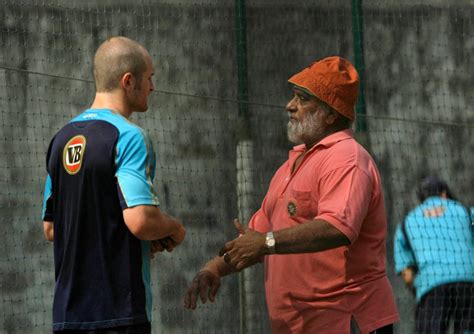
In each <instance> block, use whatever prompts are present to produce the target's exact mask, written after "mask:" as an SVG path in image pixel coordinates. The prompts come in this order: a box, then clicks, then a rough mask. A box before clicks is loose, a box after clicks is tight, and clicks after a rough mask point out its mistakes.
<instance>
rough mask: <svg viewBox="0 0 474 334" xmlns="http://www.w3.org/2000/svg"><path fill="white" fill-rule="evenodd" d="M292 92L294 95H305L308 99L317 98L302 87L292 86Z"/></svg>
mask: <svg viewBox="0 0 474 334" xmlns="http://www.w3.org/2000/svg"><path fill="white" fill-rule="evenodd" d="M291 90H292V91H293V92H294V93H298V94H301V95H304V96H306V97H315V96H314V94H313V93H312V92H310V91H309V90H308V89H306V88H304V87H301V86H296V85H292V87H291Z"/></svg>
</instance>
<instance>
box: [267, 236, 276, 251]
mask: <svg viewBox="0 0 474 334" xmlns="http://www.w3.org/2000/svg"><path fill="white" fill-rule="evenodd" d="M275 243H276V242H275V237H274V236H273V232H267V237H266V238H265V245H266V246H267V249H268V252H269V253H270V254H275Z"/></svg>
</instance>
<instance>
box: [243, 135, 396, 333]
mask: <svg viewBox="0 0 474 334" xmlns="http://www.w3.org/2000/svg"><path fill="white" fill-rule="evenodd" d="M304 151H305V146H304V145H300V146H296V147H294V148H293V150H291V151H290V154H289V159H288V161H286V162H285V163H284V164H283V165H282V166H281V167H280V169H279V170H278V171H277V172H276V174H275V175H274V177H273V179H272V181H271V183H270V187H269V189H268V192H267V194H266V196H265V199H264V201H263V204H262V207H261V208H260V210H259V211H257V213H256V214H255V215H254V216H253V217H252V219H251V221H250V223H249V226H250V228H252V229H255V230H257V231H259V232H262V233H266V232H268V231H278V230H281V229H284V228H289V227H293V226H297V225H299V224H304V223H306V222H308V221H309V220H312V219H322V220H325V221H327V222H328V223H330V224H331V225H333V226H334V227H335V228H337V229H338V230H339V231H341V232H342V233H344V235H346V236H347V238H348V239H349V240H350V241H351V244H350V246H346V247H339V248H336V249H332V250H327V251H323V252H316V253H305V254H281V255H280V254H275V255H270V256H266V257H265V260H264V265H265V290H266V298H267V305H268V310H269V314H270V319H271V325H272V332H273V333H290V332H291V333H349V330H350V321H351V317H354V319H355V320H356V322H357V324H358V326H359V328H360V329H361V331H362V333H367V332H369V331H372V330H374V329H377V328H380V327H382V326H385V325H388V324H391V323H394V322H396V321H397V320H398V319H399V316H398V312H397V308H396V305H395V300H394V296H393V292H392V288H391V285H390V283H389V281H388V279H387V277H386V273H385V256H386V254H385V236H386V233H387V220H386V216H385V208H384V202H383V195H382V188H381V183H380V177H379V173H378V170H377V167H376V165H375V163H374V161H373V160H372V158H371V157H370V156H369V154H368V153H367V152H366V151H365V150H364V149H363V148H362V147H361V146H360V145H359V144H358V143H357V142H356V141H355V140H354V139H353V138H352V131H351V130H345V131H340V132H337V133H334V134H332V135H330V136H328V137H326V138H324V139H323V140H322V141H321V142H319V143H318V144H316V145H315V146H313V147H312V148H311V149H310V150H309V151H308V152H307V154H306V155H305V157H304V158H303V160H302V162H301V164H300V166H299V167H298V169H296V170H295V171H294V172H293V174H292V173H291V169H292V167H293V165H294V163H295V160H296V158H297V157H298V156H299V155H301V154H302V153H304ZM276 247H277V249H278V243H277V245H276Z"/></svg>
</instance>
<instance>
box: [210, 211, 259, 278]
mask: <svg viewBox="0 0 474 334" xmlns="http://www.w3.org/2000/svg"><path fill="white" fill-rule="evenodd" d="M234 226H235V228H236V229H237V230H238V231H239V233H240V236H239V237H238V238H236V239H234V240H232V241H229V242H227V243H226V244H225V245H224V247H222V249H221V250H220V252H219V256H223V258H224V261H225V262H226V263H227V264H228V265H230V266H231V267H232V268H233V269H234V270H236V271H241V270H243V269H245V268H248V267H250V266H253V265H254V264H256V263H258V262H260V261H261V257H262V256H263V255H265V250H266V247H265V239H266V237H265V235H264V234H262V233H259V232H256V231H254V230H251V229H249V228H248V227H247V226H242V224H240V222H239V220H238V219H235V220H234Z"/></svg>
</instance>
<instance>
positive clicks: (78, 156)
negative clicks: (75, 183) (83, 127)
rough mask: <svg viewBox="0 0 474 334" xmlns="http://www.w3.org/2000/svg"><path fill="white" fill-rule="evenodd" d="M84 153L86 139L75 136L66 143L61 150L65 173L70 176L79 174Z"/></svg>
mask: <svg viewBox="0 0 474 334" xmlns="http://www.w3.org/2000/svg"><path fill="white" fill-rule="evenodd" d="M85 151H86V138H85V137H84V136H81V135H79V136H75V137H73V138H71V139H70V140H69V141H68V142H67V144H66V145H65V146H64V150H63V166H64V169H65V170H66V172H68V173H69V174H71V175H74V174H77V173H79V171H80V170H81V166H82V158H83V157H84V152H85Z"/></svg>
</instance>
